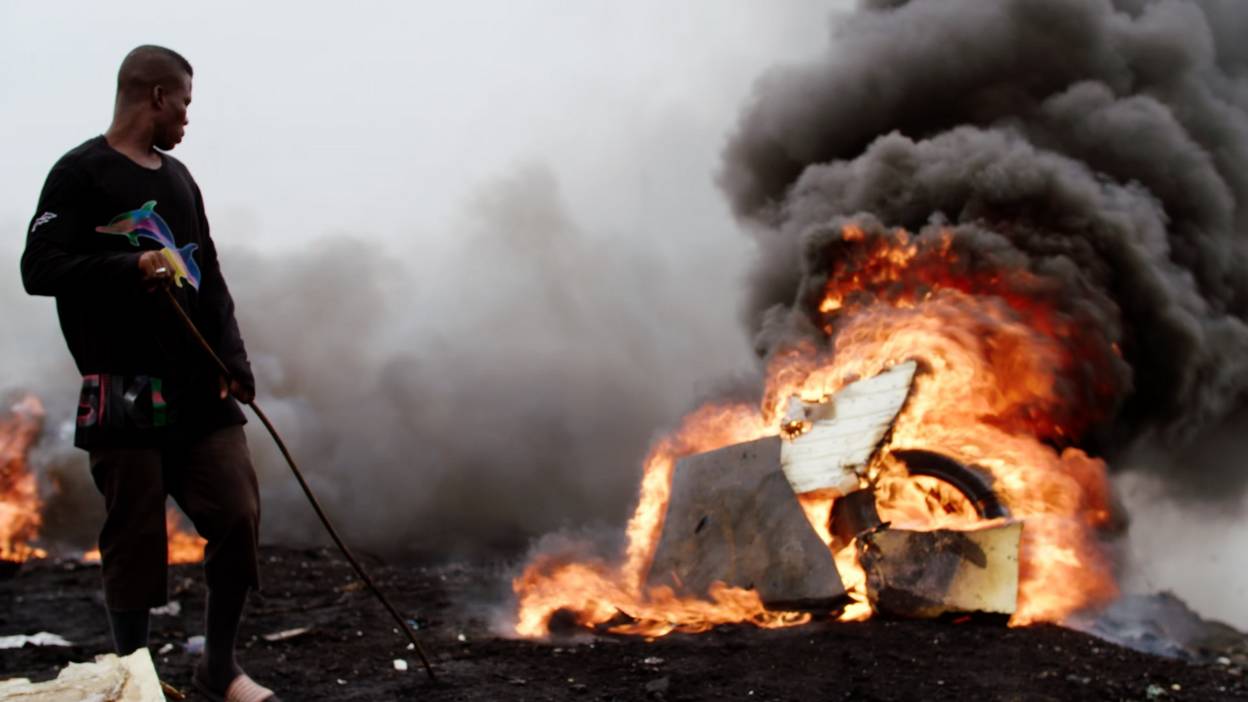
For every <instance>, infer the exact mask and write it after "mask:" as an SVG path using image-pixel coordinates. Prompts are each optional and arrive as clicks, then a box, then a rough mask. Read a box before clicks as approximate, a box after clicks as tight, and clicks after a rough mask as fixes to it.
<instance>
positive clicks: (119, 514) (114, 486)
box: [91, 426, 260, 610]
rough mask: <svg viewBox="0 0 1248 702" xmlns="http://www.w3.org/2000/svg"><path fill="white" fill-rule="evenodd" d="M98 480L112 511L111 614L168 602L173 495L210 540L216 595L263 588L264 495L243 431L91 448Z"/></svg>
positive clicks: (104, 537)
mask: <svg viewBox="0 0 1248 702" xmlns="http://www.w3.org/2000/svg"><path fill="white" fill-rule="evenodd" d="M91 477H92V478H94V479H95V485H96V487H98V488H99V489H100V492H101V493H103V495H104V506H105V509H106V510H107V516H106V517H105V519H104V528H103V529H101V531H100V554H101V559H102V565H103V571H104V600H105V602H106V603H107V604H108V608H109V609H113V610H141V609H148V608H149V607H159V606H160V605H163V604H165V602H166V601H167V599H168V591H169V576H168V567H167V565H166V563H167V561H168V556H167V553H166V551H167V541H166V535H165V496H166V495H169V496H172V497H173V499H174V500H175V501H176V502H177V503H178V506H179V507H181V508H182V511H183V512H185V513H186V516H188V517H190V519H191V522H192V523H194V525H195V529H196V530H197V531H198V532H199V534H200V536H202V537H204V538H205V539H207V540H208V545H207V547H206V548H205V550H204V574H205V578H206V580H207V582H208V588H209V589H210V590H220V591H222V592H225V591H228V590H239V591H245V590H247V589H248V588H256V587H258V586H259V582H260V581H259V573H258V571H259V569H258V566H257V562H256V560H257V545H258V538H259V528H260V495H259V489H258V487H257V485H256V473H255V471H254V470H253V469H252V467H251V457H250V455H249V454H248V452H247V440H246V438H245V436H244V435H243V428H242V426H229V427H225V428H224V429H219V430H217V431H215V432H212V433H210V434H208V435H206V436H204V437H202V438H199V439H196V440H194V441H189V442H186V443H185V444H181V445H176V446H170V447H165V448H163V449H156V448H110V449H97V450H94V451H91Z"/></svg>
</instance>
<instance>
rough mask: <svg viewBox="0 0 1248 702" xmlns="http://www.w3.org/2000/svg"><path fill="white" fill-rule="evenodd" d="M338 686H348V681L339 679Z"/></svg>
mask: <svg viewBox="0 0 1248 702" xmlns="http://www.w3.org/2000/svg"><path fill="white" fill-rule="evenodd" d="M338 684H339V685H346V684H347V681H346V680H343V679H342V678H338Z"/></svg>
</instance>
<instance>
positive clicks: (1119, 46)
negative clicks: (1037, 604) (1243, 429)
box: [719, 0, 1248, 483]
mask: <svg viewBox="0 0 1248 702" xmlns="http://www.w3.org/2000/svg"><path fill="white" fill-rule="evenodd" d="M1246 32H1248V7H1246V6H1244V5H1243V4H1242V3H1239V2H1235V1H1234V0H1227V1H1224V2H1197V1H1194V0H1159V1H1156V2H1149V1H1145V0H1138V1H1125V0H1119V1H1116V2H1111V1H1110V0H1000V1H997V2H982V0H944V1H940V2H937V1H930V2H923V1H918V0H916V1H914V2H878V1H876V2H864V3H862V5H861V8H860V11H859V12H858V13H856V14H854V15H853V16H852V17H849V18H848V19H847V20H846V21H844V22H843V23H841V24H839V25H838V26H837V28H836V29H835V30H834V33H833V37H832V41H831V43H830V45H829V47H828V49H827V51H826V52H825V53H824V54H823V56H822V57H821V59H820V60H818V61H815V62H812V63H809V64H806V65H797V66H789V67H784V68H781V69H777V70H774V71H772V72H771V73H769V74H767V75H766V76H765V77H764V78H763V79H761V80H760V81H759V83H758V85H757V87H756V91H755V95H754V99H753V100H752V101H751V103H750V104H749V105H748V107H747V108H746V109H745V111H744V112H743V115H742V117H741V119H740V123H739V126H738V129H737V131H736V133H735V135H734V136H733V138H732V139H731V140H730V142H729V144H728V146H727V148H726V150H725V154H724V162H723V168H722V171H721V173H720V177H719V182H720V184H721V186H722V188H723V189H724V191H725V192H726V193H727V195H728V196H729V198H730V201H731V203H732V206H733V208H734V210H735V212H736V213H737V215H738V216H739V217H740V218H742V220H743V221H745V222H747V223H748V224H749V226H750V228H751V230H752V231H753V232H754V233H755V236H756V238H757V240H758V242H759V244H760V250H761V256H760V258H759V261H758V263H757V265H756V266H755V268H754V270H753V273H752V278H753V285H752V286H751V290H750V299H749V300H748V301H747V305H746V309H745V316H746V321H747V324H748V325H749V327H750V328H751V329H752V330H753V332H754V333H755V334H756V345H757V347H758V349H759V350H760V351H761V352H762V353H768V352H770V351H773V350H775V349H776V348H777V347H778V346H779V345H781V344H783V343H784V342H785V341H786V340H787V339H788V338H789V337H790V336H792V335H794V334H797V335H801V334H808V333H810V332H809V330H810V329H813V328H815V327H813V326H812V325H809V323H807V322H803V321H801V320H804V319H809V318H810V317H811V316H812V315H813V313H814V310H813V308H812V307H811V304H812V300H817V298H818V296H817V295H815V296H814V297H813V298H812V291H815V292H817V291H818V290H820V289H822V288H821V283H822V281H824V280H826V279H827V278H828V276H835V275H838V274H844V273H846V272H847V271H849V270H852V268H853V266H854V265H855V263H854V262H855V256H856V255H857V254H856V253H855V251H854V249H853V247H844V246H842V245H841V244H842V243H843V242H841V241H840V238H839V236H833V235H830V234H829V232H830V231H833V232H834V231H836V230H837V229H839V226H840V225H841V224H842V223H844V222H846V221H850V220H854V221H859V222H860V223H865V224H866V225H867V226H866V229H867V230H868V241H867V243H868V244H870V243H871V240H872V235H873V233H878V232H879V231H881V230H882V228H883V227H894V226H903V227H906V228H908V229H910V230H912V231H916V232H928V233H927V234H922V233H921V234H920V237H919V240H920V242H922V241H924V237H925V236H926V237H931V236H932V234H931V230H932V229H934V228H935V227H936V226H946V225H948V226H950V227H951V228H952V231H953V233H954V246H955V247H957V248H958V250H959V252H960V253H961V254H962V256H960V260H961V259H965V260H966V261H967V263H966V266H967V270H959V271H957V274H958V275H959V276H962V277H964V278H965V279H967V280H974V276H975V274H976V268H977V267H978V266H986V267H997V268H998V269H999V270H1002V271H1006V272H1011V271H1022V272H1027V273H1029V274H1032V276H1035V277H1038V278H1040V279H1041V280H1043V281H1045V285H1044V286H1041V287H1042V288H1043V289H1042V290H1040V291H1039V292H1037V293H1036V294H1038V295H1039V296H1041V297H1043V298H1045V299H1046V300H1047V301H1048V302H1049V303H1050V304H1051V305H1052V306H1053V307H1054V308H1055V309H1056V310H1057V312H1058V315H1059V318H1060V319H1059V321H1063V322H1067V323H1069V324H1071V325H1072V327H1073V328H1074V329H1078V330H1081V333H1080V334H1076V335H1075V336H1076V338H1073V339H1072V340H1071V342H1070V344H1071V345H1072V346H1073V347H1075V348H1077V349H1079V350H1080V354H1081V356H1083V357H1087V358H1089V359H1090V361H1089V364H1088V365H1087V366H1085V367H1082V368H1078V369H1076V370H1075V372H1073V373H1072V374H1071V375H1070V376H1069V377H1068V378H1067V379H1066V380H1067V381H1068V383H1069V385H1070V386H1071V389H1072V391H1077V390H1078V388H1079V387H1086V386H1087V384H1088V383H1095V384H1103V385H1104V386H1105V387H1106V388H1108V389H1109V391H1108V395H1107V396H1105V397H1100V398H1093V399H1094V400H1095V401H1097V402H1100V403H1101V405H1100V406H1099V407H1098V411H1099V413H1100V415H1101V418H1102V421H1101V422H1100V423H1099V426H1095V427H1089V431H1088V432H1087V433H1086V434H1085V436H1084V442H1085V445H1090V446H1091V447H1092V448H1094V449H1097V450H1100V451H1101V452H1111V453H1112V452H1114V451H1116V450H1118V449H1120V448H1121V447H1124V446H1126V445H1128V444H1130V443H1131V442H1132V441H1135V440H1138V439H1139V437H1141V436H1149V437H1152V439H1151V440H1156V441H1160V442H1163V443H1165V444H1167V445H1174V444H1175V443H1177V442H1182V441H1184V440H1190V439H1191V438H1192V437H1194V436H1196V435H1197V433H1198V432H1200V431H1202V430H1203V431H1207V430H1208V428H1209V427H1211V426H1214V425H1216V424H1218V423H1219V422H1221V421H1222V420H1223V419H1224V418H1225V417H1226V416H1227V415H1228V414H1229V413H1231V412H1233V411H1234V410H1235V409H1236V408H1237V407H1239V406H1241V405H1242V403H1243V401H1244V399H1245V389H1246V388H1248V324H1246V323H1245V320H1246V319H1248V248H1246V247H1245V234H1244V227H1245V224H1248V207H1246V205H1248V115H1246V112H1245V110H1246V108H1248V45H1246V44H1244V43H1243V41H1242V37H1243V36H1245V33H1246ZM1004 286H1005V288H1006V289H1005V290H1004V291H1002V290H1000V289H992V290H984V291H983V292H984V293H985V294H1001V293H1002V292H1005V293H1009V292H1016V290H1013V289H1010V286H1011V283H1008V282H1007V283H1005V284H1004ZM1115 344H1117V345H1118V346H1119V347H1120V348H1121V351H1122V359H1123V360H1124V361H1125V363H1123V362H1121V361H1117V357H1116V356H1114V355H1113V351H1112V349H1113V347H1114V345H1115ZM1232 461H1234V459H1232ZM1235 468H1236V470H1235V472H1236V473H1237V474H1238V476H1239V478H1240V480H1239V481H1237V483H1242V482H1243V480H1242V478H1243V477H1245V476H1248V472H1245V471H1243V470H1242V466H1239V465H1236V466H1235ZM1198 469H1199V466H1198V465H1197V464H1189V465H1186V466H1184V467H1183V468H1182V469H1180V470H1179V471H1176V472H1177V473H1180V474H1181V475H1182V476H1183V477H1184V478H1187V479H1190V478H1191V477H1193V475H1192V474H1193V473H1194V472H1195V471H1197V470H1198ZM1218 472H1220V473H1225V472H1226V471H1218ZM1209 475H1211V476H1212V475H1214V473H1213V472H1211V473H1210V474H1209ZM1196 477H1198V478H1199V477H1202V476H1196Z"/></svg>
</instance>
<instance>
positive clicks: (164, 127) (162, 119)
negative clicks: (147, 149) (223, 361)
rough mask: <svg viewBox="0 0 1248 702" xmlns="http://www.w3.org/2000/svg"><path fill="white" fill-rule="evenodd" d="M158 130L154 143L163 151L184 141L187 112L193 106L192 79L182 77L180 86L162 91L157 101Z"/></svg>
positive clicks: (154, 136)
mask: <svg viewBox="0 0 1248 702" xmlns="http://www.w3.org/2000/svg"><path fill="white" fill-rule="evenodd" d="M155 102H156V104H155V108H156V120H155V121H156V124H155V126H156V129H155V133H154V135H153V139H152V143H153V145H155V146H156V148H158V149H160V150H161V151H168V150H170V149H172V148H173V147H175V146H177V145H178V142H180V141H182V136H183V135H184V134H185V133H186V125H187V124H189V123H190V122H189V121H188V120H187V118H186V110H187V108H188V107H190V105H191V77H190V76H186V75H184V76H182V79H181V81H180V84H178V85H175V86H173V87H171V88H170V89H168V90H164V89H160V91H159V93H158V97H157V99H156V101H155Z"/></svg>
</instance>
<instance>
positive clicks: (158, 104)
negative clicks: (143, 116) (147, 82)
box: [152, 83, 168, 110]
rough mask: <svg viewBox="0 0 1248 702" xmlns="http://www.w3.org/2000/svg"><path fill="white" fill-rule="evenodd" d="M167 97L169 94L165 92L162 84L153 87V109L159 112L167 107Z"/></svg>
mask: <svg viewBox="0 0 1248 702" xmlns="http://www.w3.org/2000/svg"><path fill="white" fill-rule="evenodd" d="M167 97H168V94H167V93H166V92H165V86H163V85H161V84H160V83H157V84H156V85H153V86H152V107H154V108H156V109H157V110H159V109H161V108H163V107H164V106H165V98H167Z"/></svg>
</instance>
